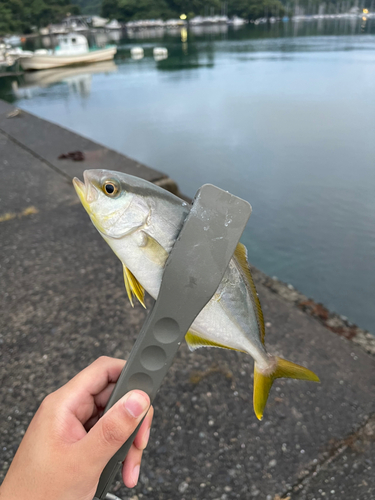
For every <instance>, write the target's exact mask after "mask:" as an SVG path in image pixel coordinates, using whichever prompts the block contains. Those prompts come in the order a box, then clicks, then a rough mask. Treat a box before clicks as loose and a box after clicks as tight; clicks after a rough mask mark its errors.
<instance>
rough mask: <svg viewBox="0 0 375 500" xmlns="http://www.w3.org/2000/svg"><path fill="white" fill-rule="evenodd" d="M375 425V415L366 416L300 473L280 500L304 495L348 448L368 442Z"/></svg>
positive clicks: (330, 444) (279, 497)
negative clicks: (356, 442)
mask: <svg viewBox="0 0 375 500" xmlns="http://www.w3.org/2000/svg"><path fill="white" fill-rule="evenodd" d="M374 424H375V413H374V414H372V415H368V416H366V417H365V418H364V420H363V421H362V423H361V424H360V425H358V426H357V427H356V428H355V429H354V430H353V432H351V433H350V434H348V435H347V436H345V437H343V438H342V439H339V440H335V441H334V440H332V441H331V442H330V443H329V446H328V447H327V449H326V450H324V451H323V452H322V453H321V454H320V456H319V457H318V458H315V459H314V460H313V461H312V463H311V465H310V466H309V467H308V468H305V469H304V470H303V471H302V472H301V473H300V476H299V478H298V480H297V481H296V482H295V483H294V484H293V485H292V486H291V487H290V488H289V489H288V490H287V491H284V493H282V494H281V495H280V496H278V500H287V499H291V498H294V497H295V495H296V494H298V493H302V492H303V490H305V489H306V488H308V486H309V484H310V483H311V481H312V480H313V479H314V478H315V477H316V476H318V474H319V473H320V472H323V471H324V470H326V469H327V468H328V467H329V466H330V464H331V463H332V462H333V461H334V460H336V459H337V458H339V457H340V456H341V455H343V454H344V453H345V451H346V450H347V449H348V448H350V447H352V446H353V443H354V442H355V441H356V440H357V439H358V438H363V439H364V440H367V436H366V434H367V429H369V428H370V427H372V426H374ZM371 433H372V431H371ZM371 433H370V434H371ZM275 500H276V499H275Z"/></svg>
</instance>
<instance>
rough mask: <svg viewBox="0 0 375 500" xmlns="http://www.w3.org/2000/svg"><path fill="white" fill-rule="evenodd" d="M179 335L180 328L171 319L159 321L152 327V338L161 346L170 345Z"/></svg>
mask: <svg viewBox="0 0 375 500" xmlns="http://www.w3.org/2000/svg"><path fill="white" fill-rule="evenodd" d="M179 335H180V327H179V326H178V323H177V321H175V320H174V319H173V318H162V319H159V321H158V322H157V323H155V326H154V336H155V338H156V340H158V341H159V342H160V343H161V344H171V343H172V342H175V341H176V340H177V339H178V338H179Z"/></svg>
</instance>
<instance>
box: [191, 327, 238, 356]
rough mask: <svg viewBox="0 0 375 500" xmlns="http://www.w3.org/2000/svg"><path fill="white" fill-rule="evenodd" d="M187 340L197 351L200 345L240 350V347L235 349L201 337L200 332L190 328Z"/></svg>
mask: <svg viewBox="0 0 375 500" xmlns="http://www.w3.org/2000/svg"><path fill="white" fill-rule="evenodd" d="M185 340H186V343H187V345H188V346H189V349H190V350H191V351H195V349H199V348H200V347H220V348H221V349H230V350H231V351H240V350H239V349H233V347H227V346H225V345H223V344H218V343H217V342H213V341H212V340H207V339H204V338H202V337H200V336H199V334H198V333H196V332H194V331H193V330H189V331H188V332H187V334H186V335H185ZM240 352H244V351H240Z"/></svg>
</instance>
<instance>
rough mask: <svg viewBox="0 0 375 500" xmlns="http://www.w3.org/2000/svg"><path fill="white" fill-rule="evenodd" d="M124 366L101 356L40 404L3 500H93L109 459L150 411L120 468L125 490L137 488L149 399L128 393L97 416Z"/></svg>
mask: <svg viewBox="0 0 375 500" xmlns="http://www.w3.org/2000/svg"><path fill="white" fill-rule="evenodd" d="M124 364H125V361H123V360H120V359H113V358H108V357H101V358H99V359H97V360H96V361H94V363H92V364H91V365H90V366H88V367H87V368H85V369H84V370H83V371H81V372H80V373H78V375H76V376H75V377H74V378H73V379H72V380H70V381H69V382H68V383H67V384H65V385H64V386H62V387H61V388H60V389H58V390H57V391H55V392H53V393H52V394H50V395H49V396H47V397H46V398H45V399H44V400H43V402H42V404H41V405H40V407H39V409H38V411H37V412H36V414H35V415H34V418H33V419H32V421H31V423H30V426H29V428H28V429H27V432H26V434H25V436H24V438H23V439H22V441H21V444H20V446H19V448H18V450H17V453H16V455H15V457H14V459H13V462H12V464H11V466H10V468H9V471H8V473H7V475H6V477H5V479H4V482H3V484H2V485H1V486H0V499H1V500H13V499H15V498H18V499H24V500H50V499H54V500H92V499H93V497H94V494H95V491H96V487H97V485H98V481H99V477H100V474H101V472H102V471H103V469H104V467H105V465H106V464H107V462H108V460H109V459H110V458H111V457H112V456H113V455H114V453H115V452H116V451H117V450H118V449H119V448H120V447H121V446H122V445H123V444H124V442H125V441H126V440H127V439H128V437H129V436H130V435H131V434H132V433H133V432H134V430H135V429H136V427H137V425H138V424H139V422H140V421H141V420H142V418H143V416H144V415H145V414H146V412H147V410H148V413H147V415H146V417H145V419H144V421H143V423H142V425H141V427H140V429H139V431H138V433H137V436H136V438H135V440H134V443H133V444H132V446H131V448H130V450H129V453H128V455H127V457H126V459H125V461H124V464H123V468H122V477H123V480H124V483H125V485H126V486H128V487H129V488H132V487H134V486H135V485H136V484H137V482H138V475H139V467H140V463H141V458H142V452H143V450H144V448H145V447H146V445H147V442H148V438H149V434H150V427H151V422H152V417H153V408H152V407H150V399H149V397H148V396H147V394H145V393H144V392H142V391H138V390H136V391H130V392H129V393H128V394H126V395H125V396H124V397H123V398H121V399H120V400H119V401H118V402H117V403H116V404H115V405H114V406H113V407H112V408H111V409H110V410H108V412H107V413H105V414H104V415H103V416H102V417H101V415H102V412H103V410H104V407H105V405H106V403H107V401H108V399H109V397H110V395H111V393H112V391H113V388H114V385H115V382H116V381H117V379H118V377H119V375H120V373H121V370H122V368H123V367H124ZM149 408H150V409H149ZM100 417H101V418H100Z"/></svg>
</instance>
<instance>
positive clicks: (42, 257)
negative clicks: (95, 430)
mask: <svg viewBox="0 0 375 500" xmlns="http://www.w3.org/2000/svg"><path fill="white" fill-rule="evenodd" d="M14 109H15V108H14V107H12V106H11V105H9V104H7V103H5V102H2V101H0V176H1V177H0V289H1V301H0V311H1V312H0V400H1V408H0V421H1V425H0V457H1V460H0V481H1V480H2V479H3V477H4V476H5V473H6V471H7V469H8V467H9V465H10V462H11V460H12V457H13V456H14V454H15V452H16V450H17V447H18V445H19V443H20V441H21V439H22V436H23V434H24V433H25V431H26V429H27V426H28V423H29V422H30V419H31V417H32V415H33V414H34V412H35V411H36V409H37V408H38V406H39V404H40V402H41V401H42V399H43V398H44V397H45V396H46V395H47V394H48V393H50V392H52V391H54V390H55V389H57V388H58V387H60V386H61V385H62V384H64V383H65V382H66V381H68V380H69V379H70V378H71V377H72V376H73V375H75V374H76V373H77V372H78V371H79V370H81V369H83V368H84V367H85V366H87V365H88V364H89V363H91V362H92V361H93V360H95V359H96V358H97V357H99V356H101V355H108V356H115V357H122V358H127V356H128V355H129V352H130V350H131V347H132V345H133V343H134V340H135V338H136V336H137V333H138V331H139V330H140V327H141V325H142V323H143V320H144V318H145V314H146V313H145V311H144V310H143V309H142V307H141V306H139V305H138V304H137V305H136V306H135V308H134V309H133V308H132V307H131V306H130V304H129V302H128V300H127V298H126V293H125V289H124V283H123V277H122V268H121V264H120V262H119V261H118V260H117V258H116V257H115V255H114V254H113V252H112V250H111V249H110V248H109V247H108V246H107V245H106V243H105V242H104V241H103V240H102V238H100V237H99V235H98V234H97V232H96V230H95V228H94V227H93V226H92V224H91V222H90V221H89V219H88V217H87V214H86V213H85V211H84V210H83V208H82V206H81V204H80V203H79V201H78V199H77V196H76V194H75V192H74V190H73V187H72V184H71V179H72V177H73V176H78V177H81V178H82V172H83V170H86V169H88V168H106V169H111V170H120V171H124V172H128V173H130V174H133V175H138V176H140V177H143V178H145V179H147V180H150V181H152V182H157V183H159V184H162V185H164V186H166V187H169V188H170V189H174V190H176V189H177V188H176V186H175V184H174V183H173V181H171V180H170V179H168V176H167V175H166V174H163V173H160V172H157V171H155V170H152V169H150V168H148V167H146V166H144V165H141V164H139V163H137V162H135V161H133V160H131V159H129V158H127V157H125V156H123V155H121V154H119V153H116V152H114V151H112V150H109V149H107V148H105V147H103V146H101V145H99V144H96V143H94V142H92V141H90V140H88V139H85V138H83V137H80V136H78V135H76V134H74V133H72V132H70V131H68V130H65V129H63V128H61V127H59V126H57V125H53V124H51V123H49V122H46V121H44V120H41V119H39V118H37V117H35V116H33V115H30V114H28V113H26V112H23V111H21V112H20V113H18V114H15V113H13V112H14ZM12 114H13V115H14V114H15V115H16V116H13V117H11V115H12ZM74 151H80V152H82V153H83V156H84V160H83V161H73V160H71V159H65V160H59V159H58V157H59V156H60V155H61V154H67V153H69V152H74ZM180 188H181V190H182V191H183V186H180ZM249 201H250V202H251V200H249ZM250 257H251V256H250ZM254 276H255V280H256V284H257V287H258V292H259V295H260V299H261V303H262V306H263V311H264V316H265V321H266V329H267V335H266V345H267V348H268V350H269V352H271V353H273V354H278V355H281V356H282V357H284V358H286V359H288V360H291V361H294V362H296V363H299V364H302V365H304V366H306V367H308V368H310V369H312V370H314V371H315V372H316V373H317V374H318V375H319V377H320V378H321V384H314V383H309V382H303V381H294V380H278V381H277V382H276V383H275V384H274V387H273V389H272V392H271V394H270V399H269V403H268V405H267V408H266V412H265V416H264V419H263V421H262V422H259V421H258V420H257V419H256V417H255V415H254V413H253V408H252V377H253V375H252V373H253V362H252V359H251V358H250V357H249V356H247V355H245V354H241V353H236V352H230V351H225V350H219V349H201V350H199V351H197V352H194V353H190V352H189V350H188V349H187V347H186V345H183V346H181V349H180V350H179V352H178V355H177V357H176V360H175V362H174V364H173V367H172V369H171V370H170V372H169V373H168V376H167V378H166V380H165V383H164V385H163V386H162V389H161V390H160V392H159V395H158V397H157V399H156V401H155V410H156V411H155V420H154V425H153V429H152V431H151V438H150V443H149V446H148V448H147V450H146V452H145V454H144V459H143V463H142V468H141V476H140V481H139V484H138V486H137V487H136V488H135V489H134V490H128V489H126V488H125V487H124V486H123V484H122V482H120V479H119V480H118V481H117V482H116V483H115V484H114V487H113V489H112V492H113V493H115V494H116V495H118V496H119V497H121V498H122V499H123V500H126V499H132V500H137V499H146V498H149V499H153V500H156V499H158V500H175V499H181V500H182V499H186V500H188V499H189V500H193V499H202V500H208V499H220V500H229V499H251V498H259V499H262V500H277V499H281V498H291V499H298V500H305V499H306V500H313V499H315V500H318V499H321V500H323V499H327V498H329V499H340V500H342V499H343V498H345V499H353V500H354V499H361V500H364V499H366V500H370V499H373V498H375V474H374V472H375V398H374V386H375V358H374V354H375V349H374V341H373V338H372V337H371V336H370V335H369V334H366V332H362V331H360V330H359V329H357V330H355V328H354V327H352V326H351V325H349V324H348V323H345V321H343V320H341V321H342V323H341V324H340V318H338V317H336V316H335V315H332V314H331V313H329V312H327V313H324V312H322V311H323V309H324V308H323V309H322V310H320V309H319V308H318V309H317V308H314V304H313V303H312V302H311V301H310V302H309V301H308V299H307V298H304V297H303V296H301V295H300V294H298V292H296V291H293V290H290V289H288V288H287V287H285V286H284V285H283V284H281V283H278V282H277V283H276V282H274V281H273V280H271V279H270V278H267V277H266V276H264V275H263V274H262V273H260V272H258V271H256V270H255V271H254ZM147 305H148V306H149V307H150V306H151V299H149V298H148V299H147Z"/></svg>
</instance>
